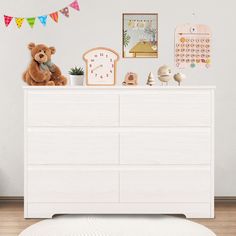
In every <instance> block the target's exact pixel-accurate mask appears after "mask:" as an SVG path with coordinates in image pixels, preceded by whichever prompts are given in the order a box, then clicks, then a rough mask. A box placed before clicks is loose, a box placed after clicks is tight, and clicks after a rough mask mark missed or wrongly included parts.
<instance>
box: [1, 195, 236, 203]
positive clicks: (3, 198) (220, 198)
mask: <svg viewBox="0 0 236 236" xmlns="http://www.w3.org/2000/svg"><path fill="white" fill-rule="evenodd" d="M2 201H5V202H6V201H7V202H10V201H15V202H22V201H24V197H22V196H19V197H16V196H0V202H2ZM215 202H236V196H216V197H215Z"/></svg>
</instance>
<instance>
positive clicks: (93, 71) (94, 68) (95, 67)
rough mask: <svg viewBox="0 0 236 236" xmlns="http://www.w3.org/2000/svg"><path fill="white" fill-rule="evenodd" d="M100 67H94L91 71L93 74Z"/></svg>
mask: <svg viewBox="0 0 236 236" xmlns="http://www.w3.org/2000/svg"><path fill="white" fill-rule="evenodd" d="M100 67H103V65H99V66H96V67H95V68H93V69H92V70H91V71H92V72H94V71H95V70H97V69H98V68H100Z"/></svg>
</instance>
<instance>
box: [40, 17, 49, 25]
mask: <svg viewBox="0 0 236 236" xmlns="http://www.w3.org/2000/svg"><path fill="white" fill-rule="evenodd" d="M47 18H48V16H46V15H45V16H39V17H38V19H39V21H40V22H41V23H42V25H43V26H46V24H47Z"/></svg>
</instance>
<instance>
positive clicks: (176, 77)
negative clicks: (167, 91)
mask: <svg viewBox="0 0 236 236" xmlns="http://www.w3.org/2000/svg"><path fill="white" fill-rule="evenodd" d="M185 78H186V76H185V74H182V73H177V74H175V75H174V80H175V81H176V82H177V83H178V85H179V86H180V83H181V82H182V81H183V80H184V79H185Z"/></svg>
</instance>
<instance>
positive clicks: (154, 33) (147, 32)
mask: <svg viewBox="0 0 236 236" xmlns="http://www.w3.org/2000/svg"><path fill="white" fill-rule="evenodd" d="M158 54H159V52H158V13H123V15H122V57H123V58H158Z"/></svg>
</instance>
